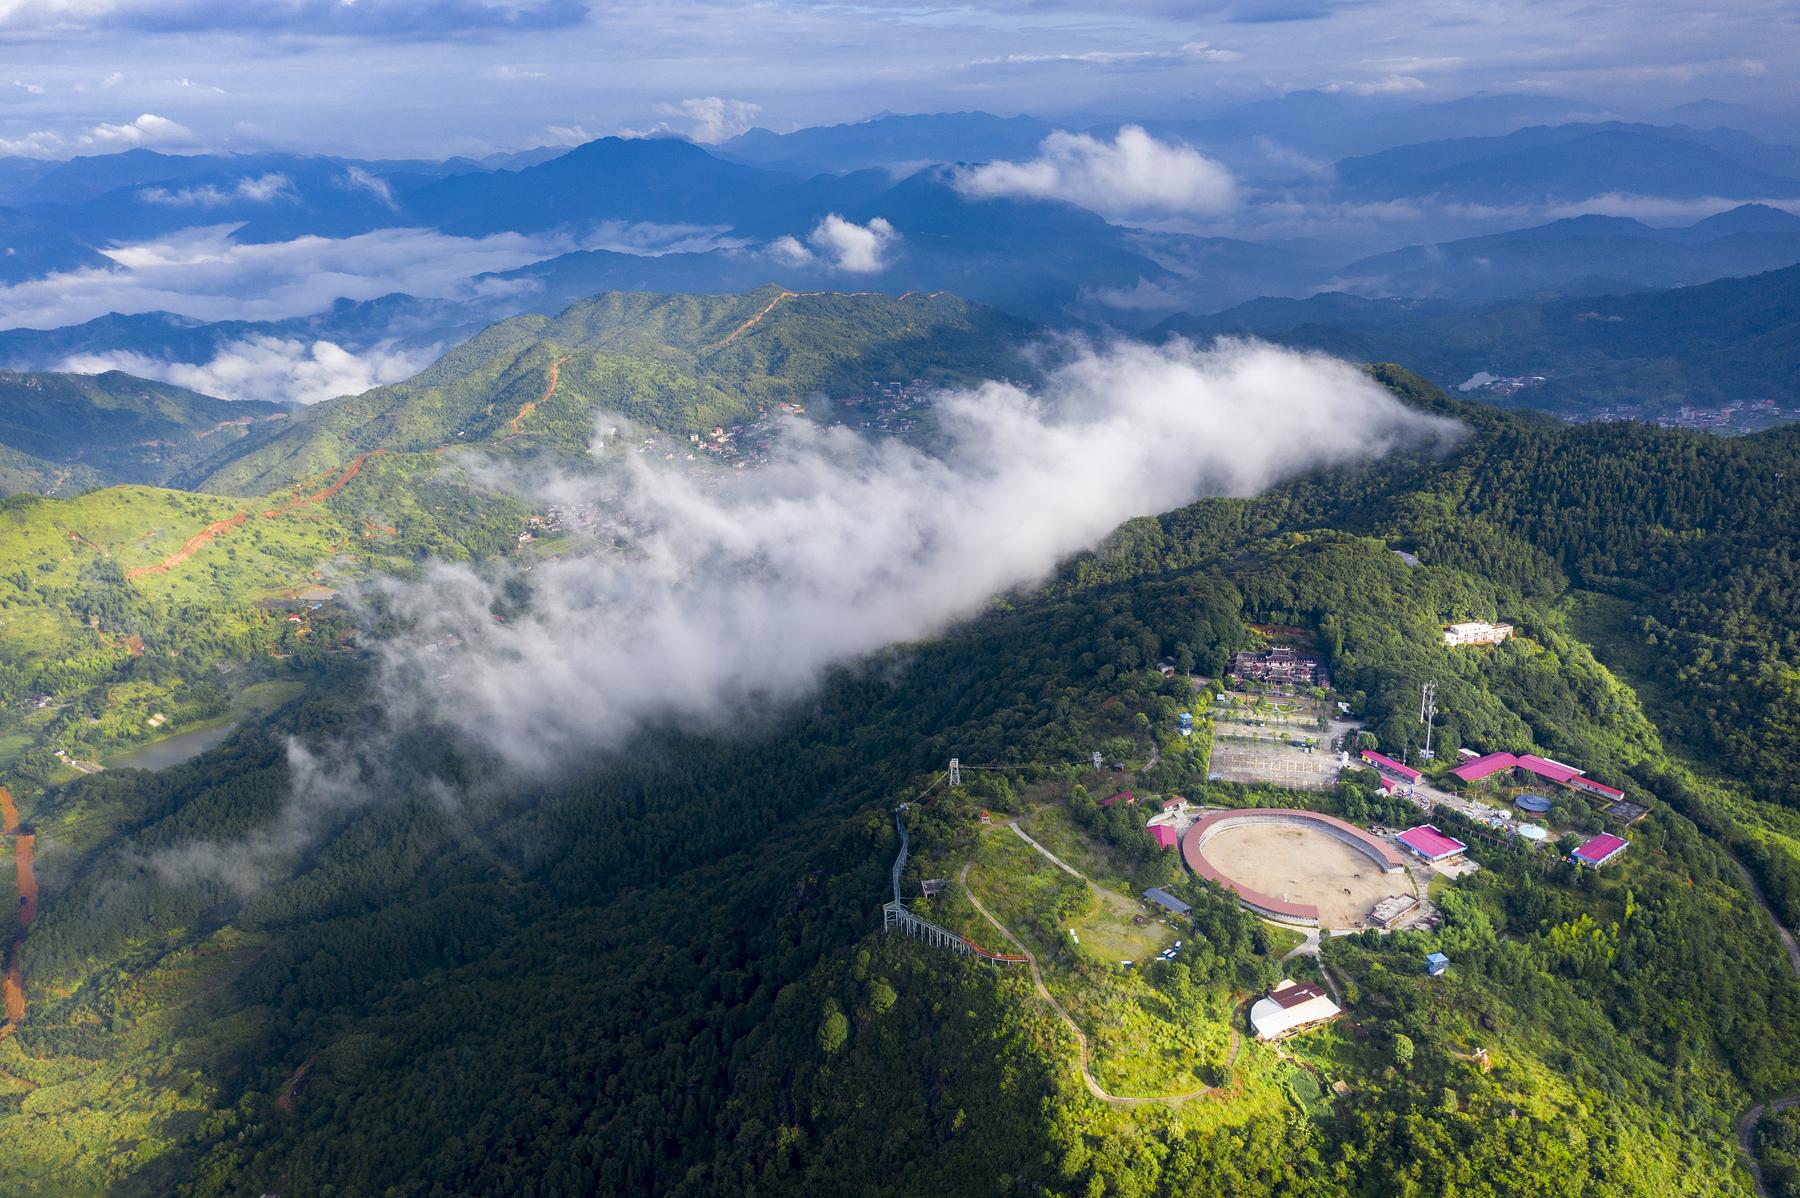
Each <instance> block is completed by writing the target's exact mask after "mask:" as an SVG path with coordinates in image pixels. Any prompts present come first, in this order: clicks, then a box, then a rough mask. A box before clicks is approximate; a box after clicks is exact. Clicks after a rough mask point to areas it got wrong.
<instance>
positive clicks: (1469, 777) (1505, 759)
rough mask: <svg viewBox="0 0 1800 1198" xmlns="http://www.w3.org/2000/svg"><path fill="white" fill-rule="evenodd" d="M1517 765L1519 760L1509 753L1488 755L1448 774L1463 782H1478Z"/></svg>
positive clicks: (1464, 763) (1462, 765)
mask: <svg viewBox="0 0 1800 1198" xmlns="http://www.w3.org/2000/svg"><path fill="white" fill-rule="evenodd" d="M1518 764H1519V759H1518V758H1517V757H1515V756H1514V755H1513V754H1511V753H1489V754H1488V755H1487V756H1486V757H1477V758H1475V760H1473V761H1465V762H1463V763H1462V764H1461V765H1459V766H1457V767H1456V768H1455V769H1453V770H1451V771H1450V773H1451V774H1452V775H1454V776H1455V777H1458V778H1461V779H1462V780H1463V781H1464V782H1479V781H1481V780H1482V779H1483V778H1486V777H1488V776H1490V775H1492V774H1497V773H1499V772H1500V771H1501V770H1509V769H1511V768H1512V767H1513V766H1515V765H1518Z"/></svg>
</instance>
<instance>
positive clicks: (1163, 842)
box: [1150, 824, 1181, 849]
mask: <svg viewBox="0 0 1800 1198" xmlns="http://www.w3.org/2000/svg"><path fill="white" fill-rule="evenodd" d="M1150 835H1151V836H1152V837H1153V838H1154V839H1155V841H1156V843H1157V844H1158V845H1160V846H1162V847H1163V848H1165V849H1172V848H1174V847H1175V846H1176V845H1178V844H1180V843H1181V837H1180V836H1177V835H1176V834H1175V829H1174V828H1172V827H1170V826H1169V825H1168V824H1151V825H1150Z"/></svg>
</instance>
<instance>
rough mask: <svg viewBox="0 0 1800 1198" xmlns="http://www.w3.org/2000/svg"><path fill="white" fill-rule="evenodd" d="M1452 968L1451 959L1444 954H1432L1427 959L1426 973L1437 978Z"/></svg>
mask: <svg viewBox="0 0 1800 1198" xmlns="http://www.w3.org/2000/svg"><path fill="white" fill-rule="evenodd" d="M1449 968H1450V958H1449V957H1446V956H1445V955H1444V954H1443V953H1432V954H1431V955H1429V956H1428V957H1426V958H1425V972H1426V973H1428V974H1430V975H1431V976H1432V977H1434V978H1435V977H1437V976H1438V975H1439V974H1442V973H1443V972H1444V971H1446V970H1448V969H1449Z"/></svg>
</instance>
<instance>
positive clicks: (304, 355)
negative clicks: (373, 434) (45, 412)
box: [56, 335, 438, 404]
mask: <svg viewBox="0 0 1800 1198" xmlns="http://www.w3.org/2000/svg"><path fill="white" fill-rule="evenodd" d="M437 353H438V350H437V349H436V348H435V347H433V348H430V349H417V350H400V349H396V348H395V347H394V346H393V345H392V344H391V343H382V344H380V345H377V346H374V347H372V348H370V349H368V350H365V351H363V352H362V353H352V352H351V351H349V350H347V349H345V348H343V347H342V346H340V345H338V344H337V343H335V342H332V341H303V340H300V339H298V338H292V337H269V336H262V335H258V336H252V337H246V338H244V339H243V340H241V341H233V342H231V343H229V344H227V345H225V346H223V347H221V348H220V349H219V350H218V352H216V353H215V354H214V355H213V356H212V358H211V359H210V360H209V361H206V362H169V361H164V360H162V359H159V358H153V357H150V356H149V355H147V354H141V353H133V352H131V351H128V350H116V351H113V352H110V353H99V354H78V355H76V356H74V357H71V358H66V359H64V360H63V361H62V362H61V363H59V364H58V365H57V367H56V369H58V370H72V371H76V372H78V373H81V374H98V373H100V372H101V371H105V370H123V371H125V372H126V373H127V374H135V375H137V376H139V377H140V378H149V379H159V380H161V381H163V382H165V383H174V384H175V385H176V386H179V387H186V388H188V389H190V390H193V391H199V392H202V393H203V394H206V395H216V396H218V397H219V398H221V399H266V400H273V401H276V402H288V403H302V404H311V403H318V402H320V401H321V400H326V399H332V398H335V397H336V396H339V395H360V394H362V393H363V392H364V391H367V390H368V389H369V388H371V387H377V386H380V385H381V384H383V383H395V382H399V381H400V380H401V379H406V378H411V377H412V376H413V375H415V374H417V373H419V371H421V370H423V369H425V367H426V366H428V365H430V364H431V362H432V360H433V359H434V358H436V357H437Z"/></svg>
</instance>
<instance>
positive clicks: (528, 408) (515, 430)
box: [512, 354, 569, 437]
mask: <svg viewBox="0 0 1800 1198" xmlns="http://www.w3.org/2000/svg"><path fill="white" fill-rule="evenodd" d="M568 360H569V355H567V354H564V355H563V356H562V357H560V358H558V359H556V361H554V362H552V363H550V382H549V385H548V386H546V387H545V388H544V393H543V394H542V395H540V396H538V397H537V398H536V399H534V400H531V401H529V402H528V403H523V404H520V405H519V413H518V415H516V416H514V417H513V418H512V435H513V436H515V437H516V436H518V435H519V421H521V420H523V419H525V417H527V416H529V415H531V414H532V413H533V412H535V411H536V410H537V406H538V405H539V404H541V403H548V402H550V397H551V396H552V395H555V394H556V384H557V383H558V382H559V381H560V380H561V379H562V364H563V363H564V362H567V361H568Z"/></svg>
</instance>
